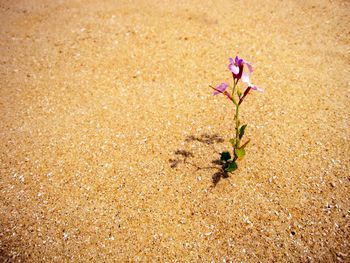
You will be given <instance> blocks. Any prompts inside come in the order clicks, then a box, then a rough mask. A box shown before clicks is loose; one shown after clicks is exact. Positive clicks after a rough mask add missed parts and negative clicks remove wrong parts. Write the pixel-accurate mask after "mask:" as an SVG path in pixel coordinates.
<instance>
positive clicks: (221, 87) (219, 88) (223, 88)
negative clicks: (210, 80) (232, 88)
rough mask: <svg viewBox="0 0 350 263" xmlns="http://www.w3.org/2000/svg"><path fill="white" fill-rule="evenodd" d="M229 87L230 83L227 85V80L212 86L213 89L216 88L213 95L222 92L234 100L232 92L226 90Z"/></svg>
mask: <svg viewBox="0 0 350 263" xmlns="http://www.w3.org/2000/svg"><path fill="white" fill-rule="evenodd" d="M227 87H228V85H227V83H225V82H223V83H221V84H219V85H217V86H216V88H214V87H212V89H214V90H215V91H214V93H213V96H215V95H218V94H219V93H222V94H224V95H225V96H226V97H227V98H228V99H230V100H232V97H231V95H230V93H228V92H227V91H226V89H227Z"/></svg>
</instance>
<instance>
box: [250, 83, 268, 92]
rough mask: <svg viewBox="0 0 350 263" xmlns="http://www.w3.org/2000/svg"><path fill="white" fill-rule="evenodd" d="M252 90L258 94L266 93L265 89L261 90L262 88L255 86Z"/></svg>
mask: <svg viewBox="0 0 350 263" xmlns="http://www.w3.org/2000/svg"><path fill="white" fill-rule="evenodd" d="M251 88H252V90H256V91H257V92H261V93H264V92H265V91H264V90H263V89H261V88H259V87H257V86H254V85H252V86H251Z"/></svg>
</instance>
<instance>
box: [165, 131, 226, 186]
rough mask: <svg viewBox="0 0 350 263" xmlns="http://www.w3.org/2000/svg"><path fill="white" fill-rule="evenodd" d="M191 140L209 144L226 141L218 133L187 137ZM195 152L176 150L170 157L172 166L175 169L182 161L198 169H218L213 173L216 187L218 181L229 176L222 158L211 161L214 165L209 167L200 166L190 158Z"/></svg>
mask: <svg viewBox="0 0 350 263" xmlns="http://www.w3.org/2000/svg"><path fill="white" fill-rule="evenodd" d="M191 141H198V142H200V143H204V144H207V145H213V144H215V143H221V142H224V139H223V138H222V137H220V136H219V135H218V134H213V135H209V134H202V135H200V136H193V135H190V136H188V137H187V138H186V139H185V142H191ZM193 157H194V154H193V152H191V151H188V150H176V151H175V158H172V159H169V162H170V167H171V168H173V169H175V168H177V167H178V166H179V165H180V164H181V163H183V164H189V165H192V166H193V167H195V168H196V171H199V170H208V169H213V170H216V172H215V173H214V174H213V175H212V183H213V186H214V187H215V186H216V185H217V184H218V182H219V181H220V180H221V179H222V178H228V177H229V174H228V173H227V172H225V170H224V169H223V165H222V162H221V160H220V159H215V160H213V161H212V162H211V163H212V164H213V166H207V167H200V166H198V165H196V164H194V163H192V162H191V161H190V160H189V159H191V158H193Z"/></svg>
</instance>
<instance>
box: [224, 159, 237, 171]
mask: <svg viewBox="0 0 350 263" xmlns="http://www.w3.org/2000/svg"><path fill="white" fill-rule="evenodd" d="M237 168H238V166H237V164H236V162H232V163H230V164H229V165H228V166H227V168H226V169H225V172H228V173H231V172H233V171H234V170H237Z"/></svg>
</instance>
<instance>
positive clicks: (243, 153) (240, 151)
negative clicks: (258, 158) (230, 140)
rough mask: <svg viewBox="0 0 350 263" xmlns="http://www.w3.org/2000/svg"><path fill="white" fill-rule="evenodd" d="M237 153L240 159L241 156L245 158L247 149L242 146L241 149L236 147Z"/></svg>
mask: <svg viewBox="0 0 350 263" xmlns="http://www.w3.org/2000/svg"><path fill="white" fill-rule="evenodd" d="M235 154H236V155H237V157H238V158H239V159H240V158H243V157H244V155H245V150H244V148H241V149H235Z"/></svg>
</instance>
